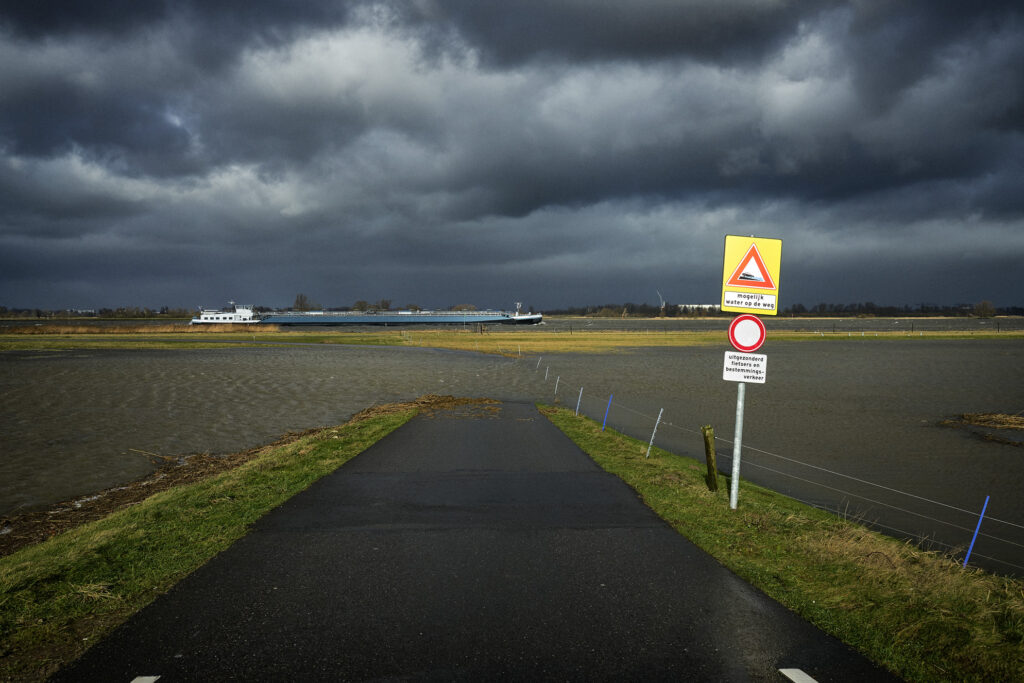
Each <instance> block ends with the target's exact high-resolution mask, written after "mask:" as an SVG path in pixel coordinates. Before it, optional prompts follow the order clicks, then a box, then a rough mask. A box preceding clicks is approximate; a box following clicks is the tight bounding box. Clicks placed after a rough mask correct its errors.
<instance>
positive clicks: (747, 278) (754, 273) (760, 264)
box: [726, 244, 776, 289]
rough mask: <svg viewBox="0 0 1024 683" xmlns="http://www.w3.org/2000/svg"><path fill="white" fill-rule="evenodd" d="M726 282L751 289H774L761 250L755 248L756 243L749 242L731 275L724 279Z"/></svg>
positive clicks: (773, 283)
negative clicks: (748, 247) (745, 251)
mask: <svg viewBox="0 0 1024 683" xmlns="http://www.w3.org/2000/svg"><path fill="white" fill-rule="evenodd" d="M726 284H728V285H732V286H733V287H751V288H753V289H776V287H775V282H774V281H773V280H772V276H771V274H770V273H769V272H768V268H766V267H765V265H764V259H762V258H761V252H759V251H758V250H757V245H756V244H751V245H750V249H747V253H746V255H744V257H743V258H741V259H740V264H739V265H738V266H736V270H734V271H732V275H730V276H729V279H728V280H726Z"/></svg>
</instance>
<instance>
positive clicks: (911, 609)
mask: <svg viewBox="0 0 1024 683" xmlns="http://www.w3.org/2000/svg"><path fill="white" fill-rule="evenodd" d="M542 412H544V414H545V415H547V416H548V418H549V419H550V420H551V421H552V422H553V423H554V424H555V425H557V426H558V427H559V428H560V429H561V430H562V431H563V432H565V434H566V435H568V436H569V437H570V438H571V439H573V441H575V442H576V443H577V444H579V446H580V447H581V448H582V449H583V450H584V451H586V452H587V453H588V454H589V455H590V456H591V457H592V458H593V459H594V460H595V461H596V462H597V463H598V464H599V465H600V466H601V467H603V468H604V469H605V470H607V471H609V472H612V473H613V474H616V475H617V476H619V477H620V478H621V479H623V480H624V481H625V482H626V483H627V484H629V485H630V486H632V487H633V488H634V489H636V491H637V492H638V493H639V494H640V495H641V496H642V497H643V499H644V501H645V502H646V503H647V505H649V506H650V507H651V508H652V509H653V510H654V511H655V512H656V513H657V514H658V515H659V516H661V517H662V518H663V519H665V520H666V521H667V522H668V523H669V524H671V525H672V526H673V527H674V528H675V529H677V530H678V531H679V532H680V533H682V534H683V535H684V536H686V537H687V538H689V539H690V540H691V541H693V542H694V543H696V544H697V545H698V546H700V547H701V548H703V549H704V550H705V551H707V552H708V553H710V554H711V555H713V556H714V557H715V558H717V559H718V560H719V561H720V562H721V563H722V564H724V565H725V566H727V567H728V568H730V569H731V570H732V571H734V572H736V574H738V575H739V576H741V577H743V578H744V579H746V580H747V581H749V582H750V583H752V584H753V585H755V586H756V587H758V588H759V589H761V590H762V591H764V592H765V593H767V594H768V595H769V596H771V597H772V598H774V599H776V600H778V601H779V602H781V603H782V604H783V605H786V606H787V607H789V608H790V609H792V610H794V611H795V612H796V613H798V614H800V615H801V616H802V617H804V618H805V619H807V620H808V621H810V622H812V623H813V624H815V625H816V626H818V627H819V628H821V629H822V630H824V631H826V632H828V633H831V634H832V635H834V636H836V637H837V638H839V639H841V640H842V641H844V642H846V643H848V644H849V645H851V646H853V647H855V648H856V649H858V650H859V651H861V652H863V653H864V654H865V655H866V656H868V657H869V658H871V659H872V660H874V661H875V662H878V663H879V664H881V665H883V666H886V667H888V668H889V669H890V670H892V671H894V672H895V673H897V674H899V675H900V676H902V677H904V678H906V679H908V680H913V681H947V680H957V681H960V680H963V681H1020V680H1024V582H1021V581H1017V580H1013V579H1009V578H1004V577H997V576H993V575H990V574H986V573H985V572H982V571H980V570H973V569H969V570H964V569H962V568H961V567H960V566H959V565H958V564H957V563H955V562H954V561H952V560H951V559H950V558H948V557H945V556H942V555H940V554H937V553H934V552H928V551H922V550H920V549H919V548H917V547H915V546H914V545H912V544H909V543H905V542H901V541H897V540H895V539H892V538H889V537H886V536H883V535H881V534H878V533H875V532H872V531H870V530H868V529H866V528H864V527H862V526H860V525H858V524H855V523H853V522H849V521H847V520H843V519H840V518H838V517H836V516H834V515H831V514H829V513H826V512H823V511H820V510H817V509H815V508H812V507H809V506H806V505H804V504H802V503H799V502H797V501H794V500H792V499H790V498H787V497H785V496H783V495H780V494H777V493H774V492H771V491H768V490H766V489H762V488H759V487H757V486H754V485H752V484H748V483H747V482H743V481H741V482H740V497H739V505H738V509H737V510H730V509H729V504H728V493H727V487H720V491H719V492H718V493H711V492H710V491H709V490H708V489H707V486H706V485H705V482H704V477H705V475H706V470H705V468H704V466H703V464H700V463H697V462H695V461H692V460H690V459H688V458H681V457H678V456H675V455H673V454H671V453H668V452H666V451H662V450H660V449H657V448H655V449H654V450H653V451H652V453H651V457H650V458H649V459H648V458H645V457H644V453H645V452H646V449H647V444H646V443H641V442H639V441H637V440H635V439H631V438H629V437H626V436H624V435H622V434H619V433H617V432H614V431H612V430H608V431H604V432H602V431H601V427H600V425H599V424H597V423H595V422H594V421H592V420H590V419H588V418H583V417H576V416H574V415H573V412H572V411H571V410H566V409H561V408H551V407H542ZM723 479H724V477H723Z"/></svg>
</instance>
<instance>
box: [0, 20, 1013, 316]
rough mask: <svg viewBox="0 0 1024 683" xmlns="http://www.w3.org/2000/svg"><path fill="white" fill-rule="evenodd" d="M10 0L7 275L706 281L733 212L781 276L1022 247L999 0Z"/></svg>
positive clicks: (3, 43) (898, 287)
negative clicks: (764, 246)
mask: <svg viewBox="0 0 1024 683" xmlns="http://www.w3.org/2000/svg"><path fill="white" fill-rule="evenodd" d="M8 4H10V7H7V6H6V5H0V92H2V93H3V96H2V97H0V254H2V257H0V273H2V274H0V294H2V295H3V296H2V297H0V304H8V305H10V304H17V303H22V302H23V303H25V304H32V303H33V301H40V302H42V301H43V300H44V299H42V298H37V299H33V297H36V296H37V295H38V294H39V293H40V292H45V295H46V296H45V301H46V302H52V303H47V304H45V305H62V301H63V300H66V299H69V297H70V294H76V295H77V294H81V293H84V292H89V293H90V295H97V294H98V293H101V292H103V291H107V292H112V291H119V290H125V289H129V290H131V291H137V292H146V293H147V295H149V294H150V293H151V294H152V295H154V296H155V295H158V294H159V293H161V292H163V293H165V296H167V297H172V298H171V299H170V300H166V299H165V300H161V301H155V302H153V301H145V302H138V303H143V304H145V303H157V304H162V303H170V304H175V303H186V304H192V303H196V301H197V300H202V299H203V298H207V299H209V297H215V298H216V297H218V296H220V297H222V298H226V297H227V296H231V295H234V296H250V297H252V298H253V299H254V300H256V299H257V298H258V297H264V298H263V299H262V302H263V303H277V304H284V303H288V302H289V301H290V298H291V297H292V296H294V294H293V293H291V290H293V289H302V290H303V291H307V293H308V294H310V295H311V296H313V297H314V298H315V299H319V300H324V302H325V303H332V304H345V303H351V301H352V300H355V299H356V298H379V297H388V298H393V299H395V300H399V301H403V302H406V300H408V302H416V303H420V304H421V305H447V304H450V303H456V302H464V301H462V300H464V299H468V298H470V297H469V296H468V295H467V296H459V293H460V292H462V291H467V285H466V283H467V282H471V283H473V285H472V287H471V288H470V289H469V291H471V292H473V293H475V294H477V295H479V296H481V297H488V299H486V300H482V301H477V302H475V303H479V304H481V305H508V303H507V302H506V299H507V298H509V297H510V296H512V295H511V294H510V290H513V289H515V290H518V291H517V294H516V295H515V296H517V297H518V296H522V297H523V298H526V299H528V300H530V303H533V304H535V305H538V306H544V305H568V304H571V303H589V302H594V301H612V300H626V299H631V300H643V299H645V298H647V299H649V298H651V297H652V296H653V293H652V292H653V289H654V288H655V287H657V288H659V289H661V290H662V291H663V292H666V294H667V295H668V296H669V297H670V298H676V299H680V300H684V299H686V300H688V299H693V300H694V301H691V303H692V302H696V301H697V300H703V299H708V300H714V299H715V297H716V296H717V293H716V291H715V288H716V281H717V279H718V274H717V273H716V272H715V271H716V269H717V268H719V267H720V264H717V263H714V261H715V260H716V257H709V256H708V254H714V253H716V252H718V251H720V249H721V240H722V235H724V234H726V233H727V232H731V233H736V232H740V233H754V232H756V233H758V234H765V235H775V236H781V237H783V238H784V239H785V240H786V250H787V257H786V263H787V269H788V270H787V276H786V278H787V282H788V283H790V284H789V288H788V289H787V290H786V292H787V296H792V297H794V298H793V299H789V301H799V300H801V299H804V300H805V303H808V302H809V300H808V299H807V297H808V296H818V292H819V291H821V290H822V288H824V290H826V291H827V290H828V288H829V286H831V287H832V289H833V290H834V292H835V296H834V298H836V299H837V300H842V299H849V300H867V299H874V300H885V296H887V295H890V294H891V296H893V297H897V303H902V302H903V301H905V300H907V299H909V300H910V301H915V300H918V299H920V298H921V297H920V296H919V295H918V294H917V293H916V292H917V291H919V290H922V289H924V290H926V291H931V288H933V287H934V286H935V285H934V284H933V283H939V286H941V288H942V294H941V295H938V296H935V297H933V298H935V299H940V300H946V299H950V300H952V299H957V300H959V299H960V298H961V297H963V300H967V301H969V300H970V299H971V297H974V296H975V295H977V296H979V297H981V296H987V298H992V299H997V298H998V297H997V296H996V295H995V294H992V293H991V290H993V289H995V290H997V291H998V290H1000V289H1008V288H1010V287H1011V286H1012V282H1011V280H1010V278H1009V276H1008V275H1006V274H1005V268H1000V269H996V270H994V271H993V272H990V273H987V274H986V273H985V270H986V269H985V268H984V266H983V264H984V263H986V260H992V261H993V262H995V261H996V260H998V259H1002V258H1004V257H1005V256H1006V254H1015V255H1016V254H1020V253H1021V252H1022V251H1024V241H1022V240H1024V237H1022V235H1024V230H1022V228H1024V225H1022V221H1024V199H1022V194H1021V193H1020V191H1019V179H1020V177H1021V176H1022V161H1021V160H1022V159H1024V137H1022V136H1021V127H1022V125H1024V116H1022V114H1024V79H1022V72H1024V69H1022V68H1021V66H1020V65H1021V64H1024V25H1022V22H1021V12H1020V10H1019V9H1018V8H1017V5H1016V4H1014V3H997V2H989V3H984V4H979V5H971V4H968V3H943V2H939V3H935V2H901V3H889V2H858V3H838V2H836V3H831V2H825V3H822V2H813V3H811V2H761V1H757V2H754V1H753V0H751V1H741V0H733V1H725V2H721V1H720V2H712V1H710V0H702V1H695V2H681V3H676V2H661V1H653V0H652V1H646V0H645V1H638V2H633V3H611V2H583V1H582V0H574V1H568V0H562V1H559V0H551V1H548V2H540V1H539V0H538V1H537V2H533V1H532V0H530V1H524V2H514V3H482V2H470V1H469V0H466V1H462V2H439V1H438V2H435V1H431V0H421V1H420V2H413V3H409V2H379V3H374V2H351V3H336V2H322V3H293V2H287V1H285V0H280V1H274V2H228V1H226V0H225V1H216V0H215V1H210V2H198V1H197V2H167V3H153V2H131V3H120V2H111V3H100V4H99V5H96V6H94V7H93V6H90V5H88V4H82V3H57V4H54V3H49V4H46V5H45V6H44V5H40V4H39V3H35V4H32V3H17V4H12V3H8ZM44 7H45V9H43V8H44ZM921 244H923V245H925V247H919V246H916V245H921ZM911 245H914V246H915V250H914V251H913V256H912V257H908V258H907V259H906V262H907V263H908V264H912V265H913V277H906V278H903V277H901V275H900V272H899V270H893V263H894V262H889V261H887V262H885V263H884V264H883V263H881V260H880V259H878V258H877V256H876V255H877V254H890V253H902V252H904V251H905V250H906V249H907V248H908V247H909V246H911ZM161 254H162V255H163V258H161V257H160V256H159V255H161ZM76 257H78V258H76ZM83 257H84V258H85V259H87V264H88V265H86V264H85V263H81V262H80V261H81V258H83ZM999 262H1000V263H1002V261H999ZM800 263H806V264H807V265H806V267H805V270H804V271H803V272H804V273H805V274H804V275H803V276H802V275H801V272H802V271H801V270H799V268H798V267H794V266H791V265H789V264H800ZM97 264H102V265H101V266H98V265H97ZM195 264H202V267H198V268H197V266H196V265H195ZM974 267H977V268H978V269H979V271H978V272H979V273H981V274H977V273H976V274H974V275H971V272H972V271H971V269H972V268H974ZM872 269H874V270H872ZM875 271H877V272H875ZM828 273H833V275H832V276H831V277H828V276H826V274H828ZM870 273H874V276H869V274H870ZM147 275H149V278H148V279H147V277H146V276H147ZM883 283H884V284H883ZM524 287H525V288H526V289H527V291H526V292H522V291H521V290H522V288H524ZM865 288H866V289H871V288H874V290H873V291H875V292H877V293H874V294H872V293H863V294H860V293H857V294H848V292H857V291H858V290H863V289H865ZM225 289H232V290H233V291H232V292H225V291H223V290H225ZM239 289H241V290H243V291H239ZM318 289H322V290H323V293H319V292H318ZM673 289H677V290H679V291H678V292H676V293H673V292H672V290H673ZM396 290H397V291H396ZM648 290H651V291H648ZM666 290H668V291H666ZM986 290H988V292H987V293H986ZM282 292H284V294H283V295H282ZM431 292H432V293H433V294H430V293H431ZM424 293H427V294H426V295H424ZM328 295H330V296H328ZM40 296H41V295H40ZM346 297H347V299H346ZM431 297H433V298H431ZM492 297H493V299H492ZM3 299H6V301H4V300H3ZM495 299H496V300H495ZM78 303H79V304H80V305H88V304H89V302H78ZM107 303H108V302H106V301H94V302H92V305H106V304H107ZM1006 303H1011V302H1006Z"/></svg>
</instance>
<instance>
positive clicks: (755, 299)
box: [722, 290, 778, 315]
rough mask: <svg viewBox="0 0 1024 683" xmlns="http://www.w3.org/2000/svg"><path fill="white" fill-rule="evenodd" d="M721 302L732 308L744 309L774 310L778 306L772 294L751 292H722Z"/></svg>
mask: <svg viewBox="0 0 1024 683" xmlns="http://www.w3.org/2000/svg"><path fill="white" fill-rule="evenodd" d="M722 303H723V304H725V305H726V306H728V307H730V309H734V308H742V309H743V310H746V311H758V312H762V311H771V312H772V315H774V311H775V310H776V309H777V308H778V305H777V303H776V297H775V296H774V295H772V294H752V293H750V292H730V291H729V290H725V291H723V292H722Z"/></svg>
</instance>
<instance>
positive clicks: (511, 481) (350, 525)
mask: <svg viewBox="0 0 1024 683" xmlns="http://www.w3.org/2000/svg"><path fill="white" fill-rule="evenodd" d="M780 669H799V670H801V671H803V672H804V673H805V674H806V675H809V676H811V677H812V678H813V679H815V680H817V681H864V680H871V681H879V680H887V679H891V676H890V675H889V674H887V673H886V672H884V671H882V670H879V669H878V668H877V667H875V666H874V665H872V664H871V663H870V662H868V661H866V660H865V659H864V658H862V657H861V656H859V655H857V654H856V653H854V652H852V651H851V650H850V649H849V648H847V647H846V646H845V645H843V644H842V643H840V642H838V641H837V640H835V639H833V638H831V637H828V636H826V635H824V634H823V633H821V632H820V631H818V630H817V629H815V628H813V627H812V626H810V625H809V624H807V623H806V622H804V621H802V620H801V619H799V618H798V617H796V616H795V615H794V614H792V613H791V612H789V611H787V610H786V609H784V608H783V607H781V606H780V605H779V604H777V603H775V602H774V601H772V600H771V599H769V598H767V597H766V596H765V595H763V594H762V593H760V592H759V591H757V590H755V589H753V588H752V587H751V586H749V585H748V584H747V583H745V582H744V581H742V580H740V579H739V578H737V577H736V576H735V575H733V574H732V573H730V572H729V571H728V570H726V569H724V568H722V567H721V566H720V565H719V564H718V563H717V562H715V561H714V560H713V559H712V558H711V557H709V556H708V555H706V554H705V553H704V552H703V551H701V550H699V549H697V548H696V547H695V546H693V545H692V544H691V543H689V542H688V541H687V540H686V539H684V538H683V537H681V536H679V535H678V534H677V533H676V532H675V531H673V530H672V529H671V528H670V527H669V526H668V525H667V524H665V523H664V522H663V521H661V520H660V519H659V518H658V517H657V516H656V515H654V514H653V513H652V512H651V511H650V510H649V509H648V508H647V507H645V506H644V505H643V504H642V502H641V501H640V500H639V499H638V498H637V496H636V494H635V493H634V492H633V491H632V490H631V489H630V488H628V487H627V486H626V485H625V484H623V483H622V482H620V481H619V480H618V479H617V478H615V477H614V476H612V475H609V474H606V473H605V472H603V471H602V470H601V469H600V468H598V467H597V466H596V465H595V464H593V462H592V461H591V460H590V459H589V458H588V457H587V456H586V455H585V454H584V453H583V452H582V451H580V450H579V449H578V448H577V447H576V445H575V444H573V443H572V442H571V441H570V440H569V439H567V438H566V437H565V436H564V435H562V433H561V432H559V431H558V430H557V429H556V428H555V427H554V426H553V425H551V424H550V423H549V422H548V421H547V420H546V419H545V418H544V417H543V416H541V415H540V414H539V413H538V412H537V411H536V409H535V408H534V407H533V406H530V405H521V404H508V403H506V404H502V405H501V406H498V410H496V411H495V410H492V411H488V410H484V409H481V407H479V406H477V407H471V408H463V409H460V410H457V411H452V412H448V413H441V414H439V415H437V416H433V417H428V416H419V417H417V418H415V419H414V420H412V421H410V422H409V423H408V424H406V425H405V426H404V427H402V428H401V429H399V430H397V431H396V432H394V433H392V434H391V435H390V436H388V437H386V438H385V439H383V440H381V441H380V442H378V443H377V444H376V445H374V446H373V447H371V448H370V449H369V450H367V451H366V452H365V453H363V454H361V455H359V456H358V457H357V458H355V459H353V460H352V461H350V462H349V463H348V464H346V465H344V466H343V467H342V468H341V469H339V470H338V471H337V472H335V473H334V474H332V475H330V476H328V477H325V478H324V479H321V480H320V481H319V482H317V483H316V484H315V485H313V486H312V487H311V488H310V489H308V490H307V491H305V492H303V493H301V494H299V495H297V496H295V497H294V498H292V499H291V500H289V501H288V502H287V503H285V504H284V505H282V506H281V507H279V508H278V509H276V510H274V511H273V512H271V513H270V514H268V515H267V516H265V517H264V518H263V519H261V520H260V521H259V522H258V523H257V524H256V525H255V528H254V529H253V531H252V533H250V534H249V535H247V536H246V537H245V538H243V539H241V540H239V541H238V542H237V543H236V544H235V545H234V546H232V547H231V548H230V549H228V550H227V551H225V552H223V553H222V554H220V555H219V556H217V557H216V558H214V559H213V560H212V561H211V562H210V563H209V564H207V565H206V566H204V567H202V568H201V569H199V570H198V571H197V572H195V573H194V574H193V575H192V576H190V577H188V578H187V579H185V580H184V581H182V582H181V583H180V584H178V585H177V586H176V587H175V588H174V589H172V590H171V591H170V592H169V593H168V594H167V595H164V596H161V597H160V598H159V599H157V600H156V601H155V602H154V603H153V604H152V605H150V606H149V607H148V608H146V609H144V610H142V611H141V612H140V613H138V614H137V615H136V616H135V617H133V618H132V619H131V620H130V621H129V622H127V623H126V624H125V625H123V626H122V627H121V628H119V629H118V630H117V631H115V632H114V633H113V634H112V635H111V636H110V637H109V638H107V639H106V640H104V641H103V642H102V643H99V644H97V645H96V646H95V647H93V648H92V649H91V650H89V651H88V652H87V653H86V654H85V655H84V656H83V657H82V659H80V660H79V661H78V662H76V663H74V664H72V665H71V666H69V667H68V668H66V669H64V670H63V671H61V672H59V673H58V674H57V675H56V676H55V677H54V679H53V680H57V681H100V680H102V681H111V682H116V681H124V682H125V683H128V682H129V681H133V680H136V679H138V678H142V677H153V676H159V677H160V678H159V681H160V683H169V682H171V681H193V680H246V681H257V680H264V681H279V680H304V681H309V680H438V681H442V680H444V681H447V680H474V681H476V680H484V679H504V680H538V679H542V680H553V679H558V680H577V681H582V680H586V681H593V680H638V679H643V680H707V681H747V680H765V681H785V680H787V678H785V677H784V676H783V674H781V673H780V672H779V670H780ZM143 680H145V679H143ZM150 680H152V679H150Z"/></svg>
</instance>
